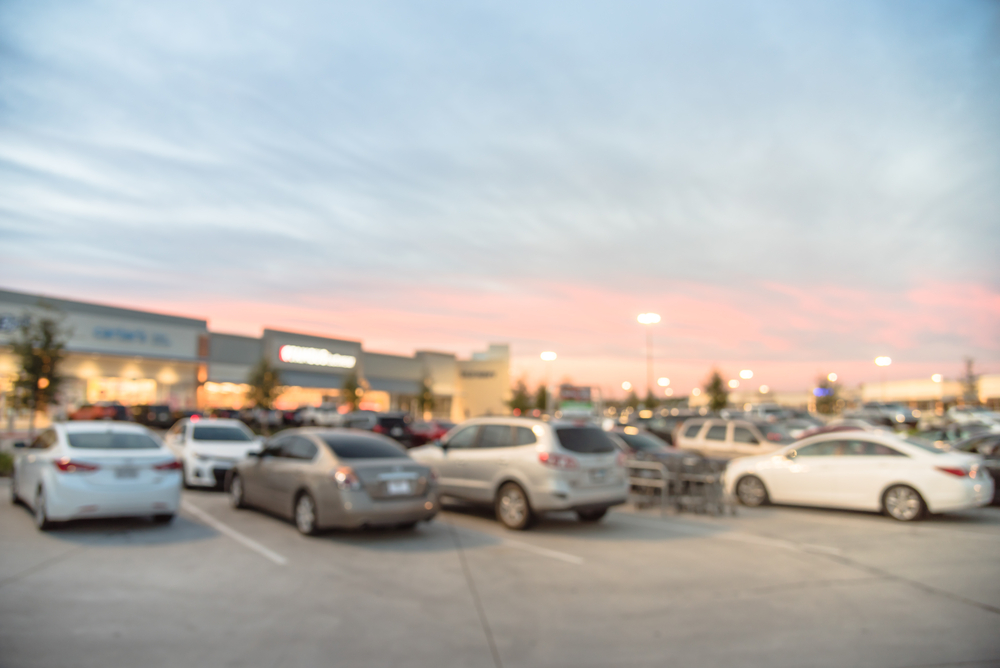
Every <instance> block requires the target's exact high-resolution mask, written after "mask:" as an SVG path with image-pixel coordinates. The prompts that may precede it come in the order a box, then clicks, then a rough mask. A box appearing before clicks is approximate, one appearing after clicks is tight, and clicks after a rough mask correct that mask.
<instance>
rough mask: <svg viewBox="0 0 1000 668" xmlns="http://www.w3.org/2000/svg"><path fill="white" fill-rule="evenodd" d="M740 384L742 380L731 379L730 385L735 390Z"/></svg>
mask: <svg viewBox="0 0 1000 668" xmlns="http://www.w3.org/2000/svg"><path fill="white" fill-rule="evenodd" d="M739 386H740V381H738V380H736V379H735V378H733V379H732V380H731V381H729V387H731V388H733V389H734V390H735V389H736V388H737V387H739Z"/></svg>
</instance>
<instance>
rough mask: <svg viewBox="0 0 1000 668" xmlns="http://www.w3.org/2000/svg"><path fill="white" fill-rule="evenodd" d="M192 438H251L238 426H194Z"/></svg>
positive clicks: (245, 439) (221, 439)
mask: <svg viewBox="0 0 1000 668" xmlns="http://www.w3.org/2000/svg"><path fill="white" fill-rule="evenodd" d="M193 438H194V440H196V441H244V442H245V441H250V440H252V439H251V438H250V436H249V434H247V433H246V432H245V431H243V430H242V429H240V428H239V427H208V426H205V427H195V428H194V436H193Z"/></svg>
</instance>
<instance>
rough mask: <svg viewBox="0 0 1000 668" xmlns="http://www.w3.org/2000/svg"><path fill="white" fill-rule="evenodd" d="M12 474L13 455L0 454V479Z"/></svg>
mask: <svg viewBox="0 0 1000 668" xmlns="http://www.w3.org/2000/svg"><path fill="white" fill-rule="evenodd" d="M13 472H14V455H12V454H10V453H9V452H0V478H9V477H10V475H11V474H12V473H13Z"/></svg>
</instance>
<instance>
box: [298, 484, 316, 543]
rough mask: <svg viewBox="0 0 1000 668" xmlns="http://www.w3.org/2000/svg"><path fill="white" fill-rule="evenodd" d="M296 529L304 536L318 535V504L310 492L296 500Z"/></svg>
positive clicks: (304, 493)
mask: <svg viewBox="0 0 1000 668" xmlns="http://www.w3.org/2000/svg"><path fill="white" fill-rule="evenodd" d="M295 528H297V529H298V530H299V533H301V534H302V535H303V536H315V535H316V533H317V532H316V502H315V501H313V498H312V495H310V494H309V492H303V493H302V494H300V495H299V497H298V498H297V499H296V500H295Z"/></svg>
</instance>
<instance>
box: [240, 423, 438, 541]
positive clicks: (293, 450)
mask: <svg viewBox="0 0 1000 668" xmlns="http://www.w3.org/2000/svg"><path fill="white" fill-rule="evenodd" d="M227 488H228V491H229V499H230V502H231V503H232V505H233V506H234V507H236V508H244V507H247V506H254V507H256V508H260V509H262V510H266V511H270V512H272V513H275V514H277V515H280V516H282V517H286V518H288V519H292V520H294V521H295V526H296V527H298V529H299V531H301V532H302V533H304V534H314V533H316V532H317V531H319V530H321V529H327V528H337V527H339V528H354V527H363V526H397V527H401V528H412V527H414V526H416V524H417V522H419V521H421V520H430V519H431V518H433V517H434V516H435V515H436V514H437V512H438V509H439V505H438V494H437V484H436V481H435V479H434V474H433V473H432V471H431V469H430V468H429V467H427V466H424V465H423V464H419V463H417V462H415V461H413V460H412V459H410V457H409V455H408V454H407V453H406V450H404V449H403V448H402V446H400V445H399V444H398V443H396V442H395V441H393V440H392V439H389V438H386V437H385V436H379V435H378V434H373V433H371V432H367V431H360V430H354V429H333V430H331V429H292V430H288V431H284V432H281V433H280V434H278V435H277V436H275V437H274V438H272V439H271V440H269V441H268V442H267V443H266V444H265V446H264V449H263V450H262V451H261V452H259V453H253V454H252V455H251V456H250V457H249V458H248V459H246V460H244V461H242V462H240V463H239V464H237V465H236V466H235V467H234V468H233V469H232V471H231V473H230V474H229V477H228V480H227Z"/></svg>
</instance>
